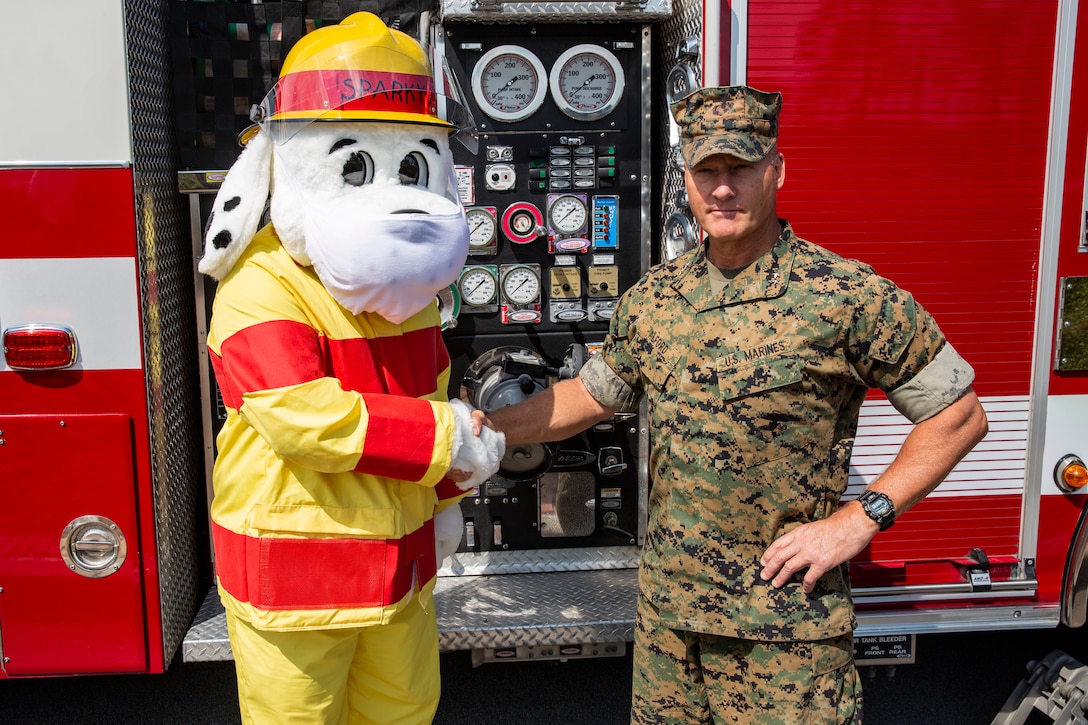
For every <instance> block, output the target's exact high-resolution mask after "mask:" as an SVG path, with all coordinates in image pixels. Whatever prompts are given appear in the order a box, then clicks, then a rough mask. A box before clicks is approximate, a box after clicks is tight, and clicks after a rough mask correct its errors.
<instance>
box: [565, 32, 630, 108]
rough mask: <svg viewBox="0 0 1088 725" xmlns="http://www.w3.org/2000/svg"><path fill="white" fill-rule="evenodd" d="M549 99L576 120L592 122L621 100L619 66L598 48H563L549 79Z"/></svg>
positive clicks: (587, 45) (610, 53)
mask: <svg viewBox="0 0 1088 725" xmlns="http://www.w3.org/2000/svg"><path fill="white" fill-rule="evenodd" d="M549 85H550V86H551V91H552V99H553V100H554V101H555V103H556V105H557V106H559V110H560V111H562V112H563V113H565V114H567V115H568V116H570V117H571V118H573V119H575V120H577V121H595V120H596V119H598V118H604V117H605V116H607V115H608V114H609V113H612V111H613V110H615V108H616V106H618V105H619V103H620V99H621V98H622V97H623V66H621V65H620V62H619V60H618V59H617V58H616V56H615V55H613V54H612V52H611V51H609V50H607V49H606V48H602V47H601V46H599V45H592V44H589V43H587V44H584V45H576V46H574V47H573V48H569V49H567V50H566V51H565V52H564V53H563V54H562V55H560V56H559V58H557V59H556V61H555V65H553V66H552V72H551V74H550V76H549Z"/></svg>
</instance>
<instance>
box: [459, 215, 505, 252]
mask: <svg viewBox="0 0 1088 725" xmlns="http://www.w3.org/2000/svg"><path fill="white" fill-rule="evenodd" d="M465 219H466V220H467V221H468V243H469V245H471V246H473V247H486V246H489V245H490V244H491V243H492V242H493V241H495V236H496V234H497V233H498V232H497V228H498V227H497V225H496V223H495V215H494V214H492V213H491V212H489V211H488V210H487V209H479V208H476V209H466V210H465Z"/></svg>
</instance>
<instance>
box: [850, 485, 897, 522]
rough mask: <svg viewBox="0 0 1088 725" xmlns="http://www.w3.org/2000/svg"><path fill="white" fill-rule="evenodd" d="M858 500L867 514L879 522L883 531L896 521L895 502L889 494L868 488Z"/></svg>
mask: <svg viewBox="0 0 1088 725" xmlns="http://www.w3.org/2000/svg"><path fill="white" fill-rule="evenodd" d="M858 501H859V502H861V507H862V509H864V510H865V515H866V516H868V517H869V518H871V519H872V520H873V521H875V522H876V523H877V524H879V526H880V530H881V531H887V530H888V529H890V528H891V527H892V524H894V523H895V504H894V503H893V502H892V500H891V499H890V498H888V495H887V494H884V493H879V492H877V491H869V490H866V491H864V492H863V493H862V494H861V496H859V497H858Z"/></svg>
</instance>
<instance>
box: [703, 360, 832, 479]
mask: <svg viewBox="0 0 1088 725" xmlns="http://www.w3.org/2000/svg"><path fill="white" fill-rule="evenodd" d="M803 378H804V363H803V362H802V361H801V359H800V358H798V357H795V356H790V357H776V358H762V359H759V360H757V361H753V362H751V363H746V364H741V365H733V366H728V367H725V366H723V367H720V368H719V369H718V370H717V387H718V394H719V396H720V399H721V405H722V414H723V415H724V416H726V417H727V418H728V423H727V425H728V426H729V428H730V431H731V434H732V436H733V438H734V443H735V445H736V446H737V449H738V450H739V452H740V454H741V457H742V458H743V460H744V463H745V465H746V466H747V467H749V468H750V467H752V466H758V465H761V464H763V463H766V462H768V461H773V460H776V459H779V458H783V457H784V456H787V455H789V454H790V453H791V452H795V451H798V450H801V449H802V448H804V447H806V446H808V445H810V444H811V440H810V439H811V421H810V416H811V411H810V410H809V406H807V405H806V404H805V398H804V396H803V395H802V394H801V389H800V388H801V383H802V381H803Z"/></svg>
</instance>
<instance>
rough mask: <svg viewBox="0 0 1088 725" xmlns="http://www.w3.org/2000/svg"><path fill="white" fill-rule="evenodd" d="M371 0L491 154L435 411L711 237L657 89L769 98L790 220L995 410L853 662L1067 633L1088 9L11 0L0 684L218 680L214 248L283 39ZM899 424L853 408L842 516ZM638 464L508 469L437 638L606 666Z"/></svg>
mask: <svg viewBox="0 0 1088 725" xmlns="http://www.w3.org/2000/svg"><path fill="white" fill-rule="evenodd" d="M379 6H380V7H379ZM409 6H410V7H409ZM359 9H372V10H374V11H375V12H377V13H378V14H380V15H382V16H383V18H384V19H385V20H386V21H387V22H388V23H390V24H394V25H398V26H400V27H401V29H403V30H405V31H406V32H412V33H413V34H415V35H416V36H417V37H419V38H420V39H421V40H424V41H426V42H427V43H428V44H429V45H430V46H431V47H432V48H433V51H434V54H435V61H436V62H435V67H436V68H437V69H439V72H440V74H442V76H443V77H444V78H443V79H444V80H445V81H447V82H450V83H451V84H452V83H453V81H459V85H460V87H461V88H462V89H463V90H464V98H465V100H466V102H467V104H468V105H469V107H470V108H471V109H472V111H473V113H474V115H475V118H476V122H477V128H478V137H479V149H478V151H477V152H475V153H470V152H469V151H467V150H461V149H457V150H456V151H455V159H456V161H457V165H458V169H457V171H458V179H459V182H460V184H461V189H462V201H463V202H464V204H465V206H466V208H467V211H468V214H469V216H470V219H471V223H472V228H473V238H472V248H471V250H470V255H469V259H468V260H467V262H466V264H465V267H464V270H463V273H462V275H461V279H460V280H459V282H458V283H457V284H455V285H452V286H451V287H450V288H449V289H448V290H447V291H445V292H444V293H443V294H441V295H439V297H438V299H437V304H438V305H439V306H440V308H441V310H442V312H443V315H444V320H445V325H446V332H445V336H446V342H447V346H448V347H449V350H450V354H451V360H452V361H453V363H452V364H453V368H454V369H453V376H452V380H453V384H452V385H451V390H450V394H451V395H453V396H461V397H464V398H466V399H468V400H470V401H471V402H473V403H475V404H477V405H478V406H479V407H484V408H486V407H488V406H495V405H500V404H503V403H504V402H508V401H510V400H514V399H517V398H519V396H520V397H524V396H526V395H530V394H532V393H533V392H535V391H537V390H539V389H541V388H543V387H545V386H547V385H549V384H551V383H552V382H554V381H555V380H557V379H559V378H562V377H565V376H568V375H572V374H574V372H575V371H576V370H577V369H578V367H579V365H580V363H581V362H582V361H583V360H584V359H585V357H586V355H588V354H592V352H593V350H594V348H595V347H596V346H597V345H599V344H600V342H601V340H603V337H604V334H605V332H606V330H607V327H608V321H609V318H610V317H611V311H612V309H613V305H614V303H615V301H616V298H617V296H618V294H619V293H620V292H622V290H623V289H625V288H626V287H628V286H630V285H631V284H632V283H633V282H634V281H635V280H637V279H638V278H639V277H640V276H641V275H642V274H643V273H644V272H645V271H646V270H647V269H648V268H649V267H650V266H651V265H653V264H657V263H659V262H660V261H662V260H665V259H669V258H671V257H673V256H675V255H677V254H679V253H681V252H682V251H684V250H686V249H688V248H690V247H691V246H692V245H695V244H698V243H699V238H698V232H697V230H696V229H695V228H694V226H693V223H692V220H691V217H690V214H689V212H688V210H687V208H686V200H685V199H684V197H683V193H682V189H683V184H682V183H681V179H682V173H681V167H680V161H679V155H678V151H677V134H676V130H675V128H674V126H673V125H672V123H671V121H670V119H669V115H668V113H667V102H668V99H669V98H673V97H678V96H681V95H683V94H684V93H686V92H687V91H688V90H690V89H693V88H696V87H699V86H702V85H725V84H731V83H746V84H749V85H752V86H755V87H757V88H761V89H766V90H778V91H781V92H782V93H783V95H784V98H785V104H784V110H783V114H782V119H781V137H780V146H781V149H782V151H783V152H784V154H785V156H786V159H787V169H788V172H789V173H788V175H787V183H786V186H785V188H784V189H783V191H782V193H781V196H780V210H781V213H782V215H783V216H785V217H788V218H789V220H790V221H791V222H792V223H793V224H794V226H795V228H796V229H797V230H798V232H799V233H800V234H801V236H803V237H805V238H807V239H810V240H811V241H813V242H816V243H818V244H821V245H823V246H826V247H829V248H831V249H832V250H834V251H836V252H839V253H841V254H843V255H846V256H851V257H857V258H860V259H862V260H864V261H866V262H868V263H870V264H872V265H873V266H874V267H875V268H876V269H877V271H878V272H880V273H881V274H883V275H884V276H887V277H890V278H892V279H894V280H896V281H897V282H898V283H900V284H902V285H903V286H904V287H906V288H907V289H909V290H911V291H912V292H913V293H914V294H915V296H916V297H917V298H918V299H919V300H920V302H921V303H922V304H924V305H925V306H926V307H927V308H928V309H929V310H930V311H931V312H932V313H933V314H934V316H935V317H936V319H937V320H938V322H939V323H940V325H941V327H942V329H943V330H944V331H945V333H946V334H947V336H948V338H949V339H950V340H951V342H952V343H953V344H954V345H955V346H956V348H957V350H958V351H960V352H961V353H962V354H963V355H964V357H966V358H967V359H968V360H969V361H970V362H971V363H972V364H973V366H974V367H975V370H976V372H977V380H976V383H975V389H976V391H977V392H978V394H979V396H980V398H981V400H982V402H983V405H984V407H985V408H986V410H987V413H988V415H989V420H990V433H989V435H988V436H987V437H986V439H985V440H984V441H983V442H982V443H981V444H980V445H979V446H978V447H977V448H976V449H975V450H974V451H973V452H972V453H971V454H970V455H969V456H968V457H967V458H966V459H965V460H964V461H963V462H962V463H961V464H960V465H959V466H957V468H956V469H955V470H954V471H953V472H952V473H951V475H949V477H948V478H947V480H946V481H944V482H943V483H942V484H941V486H940V487H939V488H938V489H937V490H936V491H935V492H934V493H933V494H932V495H931V496H930V497H929V498H928V499H927V500H926V501H924V502H923V503H921V504H919V505H918V506H917V507H916V508H914V509H913V510H912V511H910V512H909V514H907V515H905V516H903V517H902V518H901V520H900V521H899V522H898V523H897V524H896V526H895V527H894V528H892V529H890V530H889V531H887V532H885V533H882V534H880V535H878V536H877V538H876V539H874V541H873V543H872V545H871V546H870V547H869V548H868V549H866V550H865V551H864V552H862V553H861V554H860V555H859V556H858V557H856V558H855V560H854V561H852V562H851V581H852V585H853V590H854V596H855V600H856V602H857V609H858V614H859V629H858V632H857V634H858V635H859V640H858V641H859V644H858V656H859V659H861V660H862V661H863V662H864V661H870V662H878V661H888V660H891V661H911V660H912V658H913V657H914V652H913V646H912V645H913V636H914V635H915V634H918V633H933V632H949V631H970V630H994V629H1014V628H1016V629H1019V628H1047V627H1054V626H1057V625H1058V624H1059V623H1065V624H1069V625H1073V626H1080V625H1081V624H1083V623H1084V620H1085V618H1086V610H1088V529H1086V527H1085V515H1084V512H1085V502H1086V501H1088V498H1086V495H1085V491H1086V489H1085V488H1083V487H1084V485H1085V483H1088V471H1086V469H1085V466H1084V461H1085V459H1086V457H1088V372H1086V371H1088V229H1086V225H1088V198H1086V183H1085V181H1086V175H1088V165H1086V146H1088V8H1085V7H1081V6H1080V4H1079V3H1078V1H1077V0H1036V1H1035V2H1031V3H1024V2H1015V1H1014V0H910V1H909V2H908V1H907V0H851V1H850V2H834V1H832V0H731V1H723V2H720V3H718V2H698V1H697V0H634V1H629V0H609V1H601V2H596V1H586V2H570V1H569V0H552V1H551V2H532V3H525V2H508V1H506V0H434V1H433V3H432V2H427V1H425V0H424V1H423V2H412V3H408V2H404V3H397V2H371V3H367V2H361V1H360V0H355V1H348V0H344V1H343V2H302V1H299V2H276V3H266V4H261V3H256V4H255V3H248V2H247V3H241V2H239V3H232V2H196V1H195V0H189V1H185V0H173V1H172V2H165V1H163V0H160V1H158V2H155V1H152V0H146V1H144V0H127V1H126V2H122V1H121V0H93V1H86V0H81V1H76V0H62V2H60V3H49V4H42V3H35V2H31V1H30V0H27V1H26V2H16V3H8V4H7V6H6V7H5V10H6V11H7V12H6V16H5V23H4V25H3V29H0V58H2V59H3V61H4V66H5V67H6V68H8V69H10V72H9V73H8V74H7V75H6V78H5V81H4V99H5V103H4V112H3V113H2V114H0V199H2V200H3V208H4V210H5V214H4V216H5V218H6V219H7V223H8V224H9V225H10V228H9V230H8V232H7V233H5V234H4V235H3V236H2V237H0V333H2V335H3V357H2V358H0V491H2V492H3V494H2V495H3V500H2V503H0V657H2V667H0V678H16V677H34V676H64V675H74V674H82V673H108V672H118V673H120V672H125V673H134V672H161V671H163V670H164V669H165V668H166V667H168V666H169V664H170V663H171V662H172V661H173V660H174V659H175V657H179V656H180V657H182V658H184V659H185V660H187V661H201V660H214V659H229V658H230V656H231V655H230V649H229V644H228V643H227V640H226V632H225V627H223V622H222V610H221V609H220V608H219V606H218V604H217V599H216V596H215V593H214V590H213V575H214V560H215V558H214V552H213V551H212V549H211V546H210V544H209V535H208V519H207V510H208V499H209V495H210V494H209V491H210V488H209V485H208V480H209V472H210V470H211V463H212V461H213V460H214V456H215V433H216V431H217V430H218V426H219V423H220V420H221V403H220V402H219V400H218V396H217V392H216V387H215V381H214V376H213V374H212V372H211V371H210V369H209V366H208V365H207V353H206V350H205V346H204V335H205V331H206V324H207V310H208V308H209V305H210V300H211V299H212V297H213V296H214V284H213V283H212V282H211V281H209V280H206V279H202V278H200V277H199V275H197V274H196V272H195V266H196V259H197V258H198V256H199V254H200V253H201V250H202V247H203V242H202V240H201V231H202V229H203V225H204V222H205V220H206V217H207V213H208V209H209V207H210V201H211V198H212V195H213V194H214V191H215V190H216V188H217V187H218V184H219V183H220V182H221V181H222V179H223V177H224V175H225V172H226V169H228V168H229V166H230V164H231V163H232V161H233V160H234V158H235V157H236V155H237V153H238V151H239V147H238V146H237V143H236V137H237V134H238V133H239V132H241V131H242V130H244V129H245V127H246V126H247V125H248V124H249V123H250V121H249V119H248V114H249V108H250V106H251V104H253V103H256V102H258V101H259V100H260V98H261V97H262V96H263V94H264V92H265V91H266V90H267V89H268V87H270V85H271V83H272V81H273V80H274V78H275V77H276V73H277V71H278V67H279V62H280V60H281V59H282V57H283V55H284V54H285V52H286V50H287V48H289V47H290V44H291V43H292V42H293V41H294V40H296V39H297V38H298V37H301V35H302V34H303V33H305V32H306V31H307V30H308V29H312V28H313V27H316V26H318V25H321V24H324V23H328V22H336V21H338V20H339V19H340V18H341V17H343V16H345V15H347V14H348V13H350V12H354V11H356V10H359ZM498 91H502V94H503V97H502V98H501V99H500V95H499V94H498ZM515 282H516V284H515ZM515 286H516V287H517V289H515ZM526 290H529V292H528V293H527V292H526ZM908 430H909V424H908V423H907V421H906V420H905V419H903V418H901V417H900V416H899V414H898V413H896V412H895V410H894V409H893V408H892V407H891V406H890V405H889V404H888V403H887V402H886V400H884V399H883V398H882V397H881V396H879V395H875V394H874V395H873V396H872V397H871V398H870V399H869V400H868V401H867V402H866V404H865V406H864V409H863V411H862V418H861V423H860V427H859V431H858V436H857V440H856V443H855V447H854V450H853V457H852V462H851V483H850V491H849V493H848V495H847V498H850V497H853V496H855V495H856V494H857V493H858V492H860V491H861V490H862V488H863V487H864V486H865V485H866V483H867V482H869V481H871V480H872V479H873V478H874V477H875V476H876V475H878V474H879V472H880V471H881V470H882V469H883V468H884V467H885V466H886V465H887V464H888V462H889V461H890V460H891V458H892V456H893V455H894V453H895V451H896V450H897V447H898V445H899V444H900V443H901V442H902V441H903V439H904V437H905V436H906V434H907V431H908ZM646 441H647V433H646V428H645V419H644V417H643V416H640V415H631V416H617V417H616V418H615V419H613V420H610V421H606V422H605V423H602V424H601V425H599V426H596V427H595V428H593V429H592V430H590V431H587V432H586V433H584V434H581V435H579V436H576V437H574V438H572V439H570V440H568V441H564V442H562V443H561V444H559V445H557V446H525V447H520V448H518V450H516V451H513V452H512V453H513V454H516V455H513V456H512V457H511V456H508V458H510V461H511V462H512V465H507V466H506V467H505V468H504V469H503V470H502V471H500V474H499V475H497V476H496V477H494V478H493V479H492V480H490V481H488V482H487V484H485V485H484V486H482V487H481V488H480V490H479V491H478V492H477V493H475V494H474V495H472V496H470V497H468V498H467V499H465V501H464V502H463V503H462V509H463V512H464V514H465V521H466V526H465V532H464V538H463V540H462V544H461V547H460V550H459V551H458V553H457V554H456V555H454V556H453V557H451V558H450V559H449V560H447V562H446V564H445V565H444V566H443V568H442V571H441V572H440V579H439V585H438V588H437V592H436V601H437V606H438V611H439V621H440V637H441V643H442V647H443V649H445V650H454V649H471V650H473V652H474V655H475V661H476V662H486V661H491V660H498V659H516V658H527V657H534V658H537V659H546V658H574V657H591V656H606V655H615V654H622V653H623V652H624V649H625V646H626V643H627V642H628V641H629V640H630V639H631V636H632V633H633V619H634V606H635V605H634V601H635V596H634V595H635V571H636V567H637V560H638V552H639V546H640V544H641V543H642V538H643V535H644V528H645V527H644V519H645V506H646V491H647V486H648V485H649V482H648V480H647V472H646Z"/></svg>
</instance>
